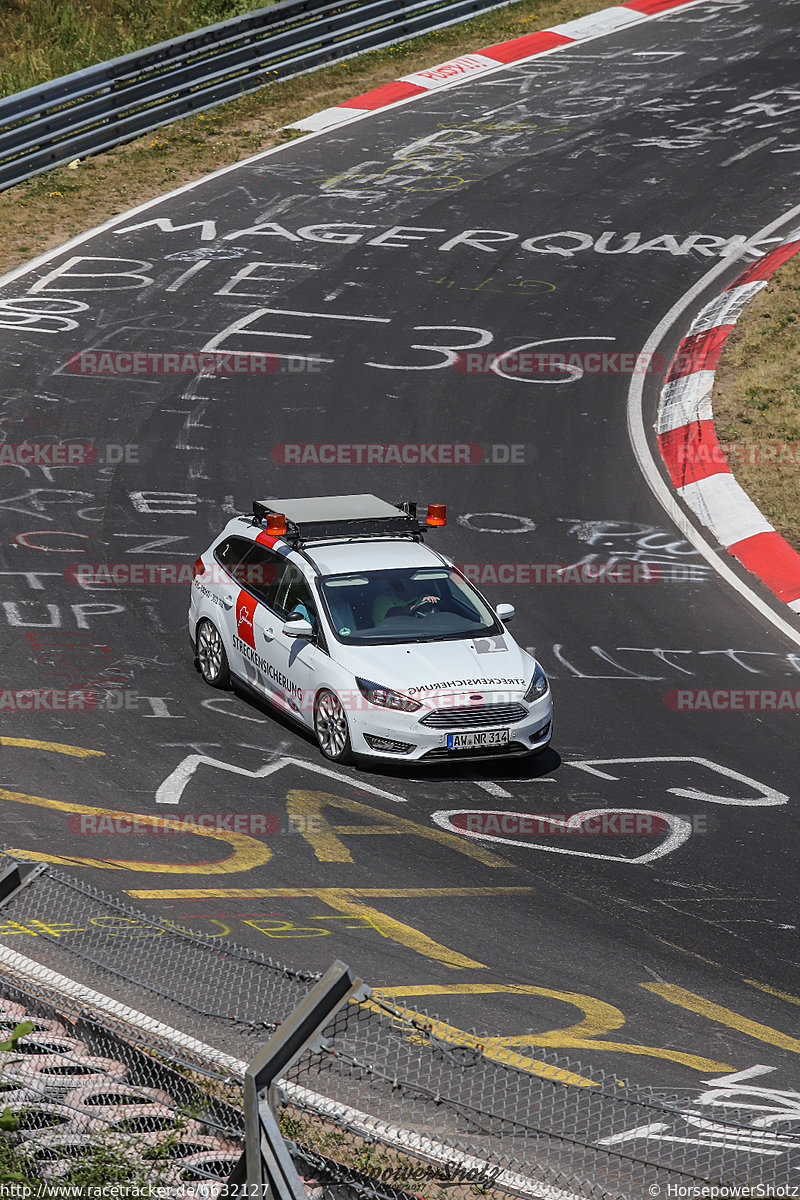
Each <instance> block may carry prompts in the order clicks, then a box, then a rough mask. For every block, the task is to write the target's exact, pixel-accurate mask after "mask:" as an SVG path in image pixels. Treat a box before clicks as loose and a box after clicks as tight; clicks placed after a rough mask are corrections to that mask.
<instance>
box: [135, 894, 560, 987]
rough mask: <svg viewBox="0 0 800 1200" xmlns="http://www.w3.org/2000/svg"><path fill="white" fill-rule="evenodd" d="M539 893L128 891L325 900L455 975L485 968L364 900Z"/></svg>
mask: <svg viewBox="0 0 800 1200" xmlns="http://www.w3.org/2000/svg"><path fill="white" fill-rule="evenodd" d="M535 891H536V889H535V888H526V887H503V888H490V887H486V888H477V887H467V888H421V887H419V888H325V887H322V888H319V887H317V888H282V887H275V888H129V889H128V895H129V896H135V897H136V898H137V899H139V900H202V899H215V900H219V899H225V898H227V899H240V898H248V899H254V898H257V899H262V900H267V899H269V900H276V899H277V900H298V899H304V898H309V897H310V898H312V899H314V900H321V901H322V902H323V903H324V904H328V905H329V906H330V907H331V908H334V909H336V910H337V911H338V912H340V913H343V914H344V915H346V916H353V917H359V918H361V919H362V920H363V921H365V922H366V923H367V924H368V925H371V926H372V928H373V929H375V930H376V931H377V932H378V933H380V934H381V936H382V937H387V938H391V939H392V941H394V942H398V943H399V944H400V945H401V946H407V947H408V949H409V950H413V951H415V953H417V954H422V955H423V956H424V957H425V958H430V959H433V961H434V962H438V963H442V964H443V965H444V966H446V967H452V968H453V969H454V970H461V969H463V968H465V967H477V968H479V969H481V970H482V969H484V968H485V965H486V964H485V963H481V962H477V961H476V959H474V958H468V957H467V955H465V954H460V953H459V952H458V951H457V950H451V949H450V948H449V947H448V946H443V945H442V944H441V943H440V942H435V941H434V940H433V938H430V937H428V935H427V934H426V933H423V932H422V931H421V930H419V929H415V928H414V926H413V925H407V924H406V923H405V922H404V921H399V920H398V919H397V918H396V917H390V916H389V915H388V914H387V913H384V912H379V911H378V909H377V908H373V907H372V905H368V904H362V903H361V902H360V901H361V900H362V899H364V898H368V899H372V898H383V899H390V898H394V899H414V898H419V897H423V898H426V899H428V898H431V897H437V896H438V897H442V896H493V895H495V894H496V893H498V892H500V893H508V892H513V893H520V892H535Z"/></svg>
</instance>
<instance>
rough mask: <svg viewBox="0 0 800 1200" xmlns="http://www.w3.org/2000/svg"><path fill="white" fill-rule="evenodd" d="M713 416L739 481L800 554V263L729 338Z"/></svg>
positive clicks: (787, 268)
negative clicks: (799, 479) (799, 485)
mask: <svg viewBox="0 0 800 1200" xmlns="http://www.w3.org/2000/svg"><path fill="white" fill-rule="evenodd" d="M713 410H714V426H715V429H716V434H717V439H718V440H719V442H720V444H721V445H722V446H723V449H725V448H726V447H728V449H727V450H726V457H727V459H728V462H729V464H730V467H731V470H732V471H733V474H734V476H735V477H736V479H737V480H738V481H739V483H740V484H741V485H742V487H743V488H744V490H745V491H746V492H747V494H748V496H750V498H751V499H752V500H753V502H754V503H755V504H757V505H758V507H759V508H760V509H761V511H762V513H763V514H764V516H765V517H766V518H767V520H768V521H770V522H771V523H772V524H773V525H774V526H775V528H776V529H777V531H778V533H781V534H782V535H783V536H784V537H785V538H786V540H787V541H788V542H789V544H790V545H791V546H793V547H794V549H795V550H798V551H800V489H799V488H798V478H799V477H800V255H796V256H795V257H794V258H792V259H790V260H789V261H788V262H787V263H786V264H785V265H784V266H782V267H781V269H780V270H779V271H778V272H777V273H776V275H775V276H774V278H773V279H772V281H771V282H770V283H769V285H768V286H767V287H766V288H764V289H763V290H762V291H761V292H759V293H758V295H757V296H756V298H755V300H754V301H753V302H752V303H751V304H750V305H749V306H748V308H747V310H746V311H745V313H744V314H743V315H742V317H741V318H740V319H739V321H738V323H737V324H736V326H735V328H734V330H733V332H732V333H731V335H730V337H729V338H728V340H727V342H726V344H725V349H724V351H723V354H722V358H721V361H720V364H719V367H718V369H717V375H716V380H715V386H714V395H713Z"/></svg>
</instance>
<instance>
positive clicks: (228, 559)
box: [214, 537, 253, 574]
mask: <svg viewBox="0 0 800 1200" xmlns="http://www.w3.org/2000/svg"><path fill="white" fill-rule="evenodd" d="M252 544H253V543H252V542H251V541H250V540H249V539H248V538H241V537H229V538H225V541H224V542H220V544H219V545H218V546H217V548H216V550H215V551H214V558H215V559H216V560H217V562H218V563H219V564H220V566H223V567H224V568H225V570H226V571H230V573H231V574H233V572H234V569H235V568H236V566H237V565H238V564H239V562H241V560H242V558H243V557H244V555H245V554H246V553H247V551H248V550H249V549H250V547H251V546H252Z"/></svg>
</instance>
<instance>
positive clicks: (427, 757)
mask: <svg viewBox="0 0 800 1200" xmlns="http://www.w3.org/2000/svg"><path fill="white" fill-rule="evenodd" d="M504 700H506V702H507V699H506V698H505V697H504ZM486 702H487V707H488V708H491V707H492V704H493V703H494V702H493V700H492V697H491V696H487V697H486ZM513 704H514V706H515V707H518V708H520V709H523V710H524V715H520V716H519V717H518V719H517V720H510V721H508V722H507V723H506V722H498V721H495V720H492V721H491V722H490V721H487V720H483V721H482V720H481V715H480V713H477V712H476V713H475V719H474V722H473V721H471V720H466V719H465V716H464V710H465V709H466V707H467V705H466V704H464V705H463V706H458V704H457V703H454V704H453V706H452V709H448V708H443V709H433V708H429V707H427V706H425V707H423V709H421V710H418V711H417V712H413V713H406V712H402V711H398V710H396V709H384V708H380V707H378V706H377V705H375V706H373V705H369V706H366V707H363V706H359V707H358V709H357V710H356V711H354V712H349V713H348V714H347V719H348V726H349V729H350V740H351V743H352V747H353V751H354V752H355V753H356V754H358V755H361V756H363V757H364V758H376V759H377V758H379V759H385V760H392V761H395V762H400V761H403V762H420V761H422V762H432V763H435V762H447V761H452V762H456V761H459V762H460V761H463V760H465V759H493V758H503V757H506V756H509V755H515V754H518V755H522V754H535V753H538V752H539V751H541V750H543V749H544V748H545V747H546V746H547V744H548V743H549V741H550V738H551V737H552V732H553V701H552V698H551V694H550V692H549V691H547V692H546V693H545V694H544V696H541V697H540V698H539V699H538V700H535V701H534V702H533V703H530V704H528V703H526V702H525V701H524V700H523V699H522V697H521V696H517V697H514V698H513ZM451 711H452V712H453V713H454V716H453V719H452V720H448V715H447V714H448V712H451ZM433 713H435V714H436V717H435V720H436V721H437V724H436V725H435V726H433V727H431V725H429V724H425V723H424V722H425V720H426V719H427V720H430V719H431V716H432V714H433ZM487 729H508V731H509V740H508V742H507V743H505V744H503V745H496V746H488V747H485V748H471V749H466V750H450V749H448V745H447V736H448V734H449V733H469V732H473V731H474V732H478V731H484V730H487Z"/></svg>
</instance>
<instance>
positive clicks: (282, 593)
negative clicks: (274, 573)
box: [275, 564, 317, 630]
mask: <svg viewBox="0 0 800 1200" xmlns="http://www.w3.org/2000/svg"><path fill="white" fill-rule="evenodd" d="M275 610H276V612H278V613H280V615H281V616H282V617H283V619H284V620H286V618H287V617H288V616H290V615H291V614H292V613H299V614H300V616H301V617H305V619H306V620H307V621H310V622H311V627H312V629H314V630H316V628H317V609H316V605H315V603H314V598H313V596H312V595H311V588H310V587H309V586H308V584H307V583H306V579H305V576H304V575H303V573H302V571H301V570H299V568H298V567H295V566H292V565H291V564H290V565H289V566H287V568H286V571H285V573H284V576H283V578H282V579H281V581H280V584H279V586H278V591H277V595H276V597H275Z"/></svg>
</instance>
